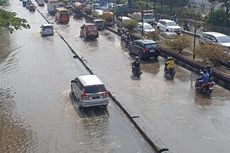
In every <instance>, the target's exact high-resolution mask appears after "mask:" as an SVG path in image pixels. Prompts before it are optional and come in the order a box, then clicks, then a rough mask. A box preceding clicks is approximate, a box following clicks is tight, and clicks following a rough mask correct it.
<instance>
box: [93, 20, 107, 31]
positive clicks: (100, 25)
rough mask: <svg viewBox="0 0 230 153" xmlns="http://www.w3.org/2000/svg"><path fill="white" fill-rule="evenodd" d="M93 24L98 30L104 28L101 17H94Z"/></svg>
mask: <svg viewBox="0 0 230 153" xmlns="http://www.w3.org/2000/svg"><path fill="white" fill-rule="evenodd" d="M94 24H95V26H96V27H97V29H98V30H104V28H105V24H104V21H103V20H102V19H95V20H94Z"/></svg>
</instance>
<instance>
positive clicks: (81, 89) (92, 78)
mask: <svg viewBox="0 0 230 153" xmlns="http://www.w3.org/2000/svg"><path fill="white" fill-rule="evenodd" d="M71 94H72V95H74V96H75V97H76V99H77V100H78V102H79V103H78V105H79V108H82V107H83V108H84V107H92V106H105V107H106V106H107V105H108V104H109V95H108V91H107V90H106V88H105V85H104V83H103V82H102V81H101V80H100V79H99V78H98V77H97V76H96V75H83V76H79V77H77V78H75V79H74V80H72V81H71Z"/></svg>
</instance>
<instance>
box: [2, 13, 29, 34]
mask: <svg viewBox="0 0 230 153" xmlns="http://www.w3.org/2000/svg"><path fill="white" fill-rule="evenodd" d="M22 28H25V29H28V28H30V25H29V24H28V23H27V21H26V20H25V19H23V18H19V17H17V14H16V13H15V12H10V11H6V10H3V9H0V31H1V30H3V29H6V30H9V31H10V33H12V32H14V30H19V29H22Z"/></svg>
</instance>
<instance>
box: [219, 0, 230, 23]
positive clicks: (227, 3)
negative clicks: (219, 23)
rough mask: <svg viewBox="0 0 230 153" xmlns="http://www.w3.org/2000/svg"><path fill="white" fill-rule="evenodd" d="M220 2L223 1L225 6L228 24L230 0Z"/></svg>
mask: <svg viewBox="0 0 230 153" xmlns="http://www.w3.org/2000/svg"><path fill="white" fill-rule="evenodd" d="M219 2H222V3H223V5H222V6H223V7H225V25H228V23H229V22H230V21H229V17H230V0H219Z"/></svg>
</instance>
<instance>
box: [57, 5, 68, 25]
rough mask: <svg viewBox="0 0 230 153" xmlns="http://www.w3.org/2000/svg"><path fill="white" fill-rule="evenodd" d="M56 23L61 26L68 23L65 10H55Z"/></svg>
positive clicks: (61, 8)
mask: <svg viewBox="0 0 230 153" xmlns="http://www.w3.org/2000/svg"><path fill="white" fill-rule="evenodd" d="M55 17H56V21H57V22H58V23H61V24H68V23H69V11H68V10H67V9H66V8H63V7H60V8H56V15H55Z"/></svg>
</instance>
